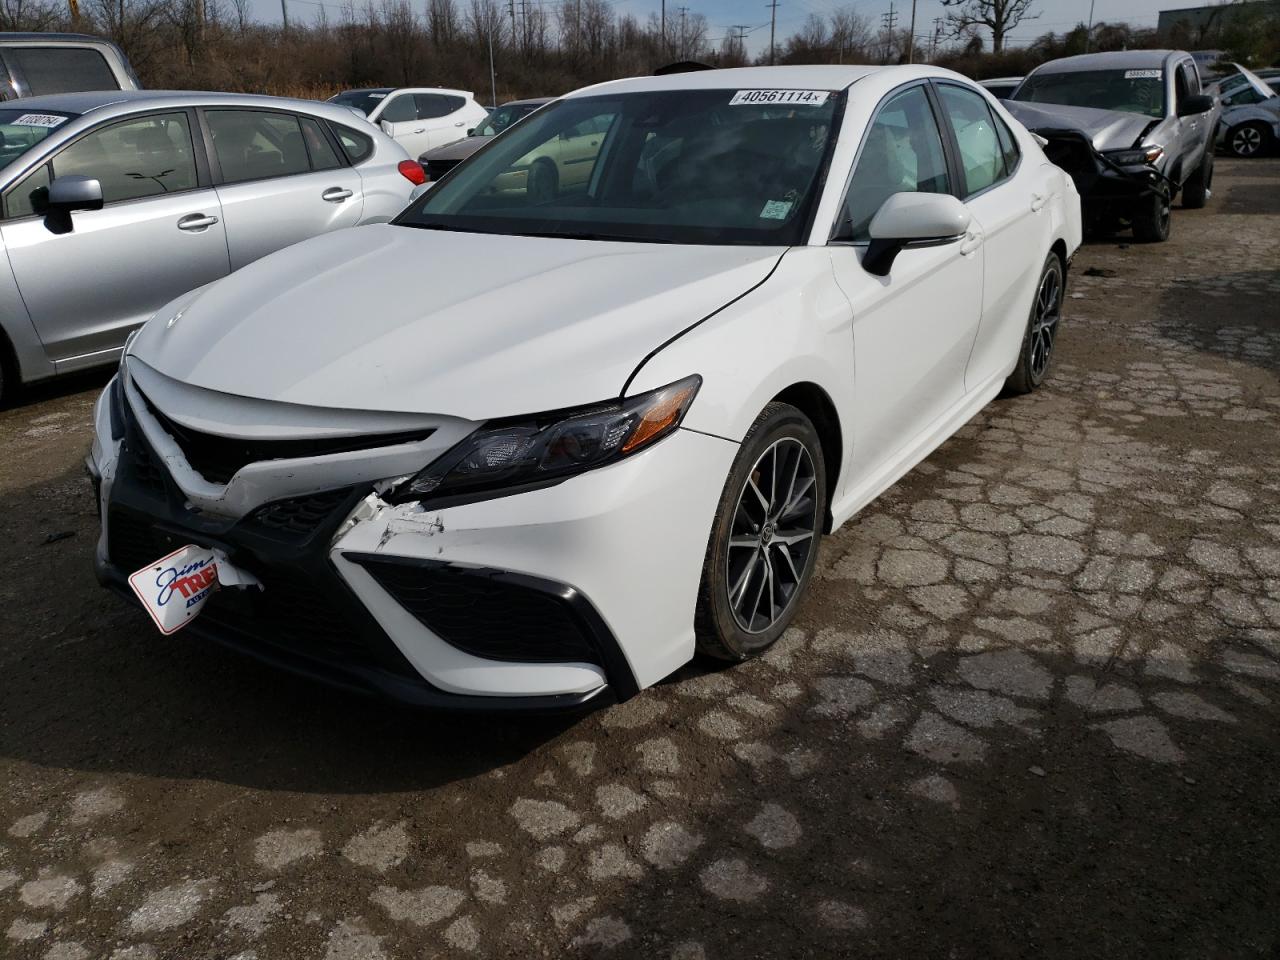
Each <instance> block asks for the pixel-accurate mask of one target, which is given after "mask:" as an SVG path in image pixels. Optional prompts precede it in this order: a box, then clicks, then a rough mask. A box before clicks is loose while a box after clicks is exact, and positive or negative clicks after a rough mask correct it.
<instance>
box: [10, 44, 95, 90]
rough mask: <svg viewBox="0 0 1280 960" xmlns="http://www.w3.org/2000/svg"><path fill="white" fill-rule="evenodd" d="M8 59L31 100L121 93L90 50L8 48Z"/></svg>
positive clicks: (75, 48)
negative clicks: (59, 95) (89, 92)
mask: <svg viewBox="0 0 1280 960" xmlns="http://www.w3.org/2000/svg"><path fill="white" fill-rule="evenodd" d="M5 57H6V58H8V59H9V61H10V62H12V63H13V65H14V66H16V67H17V68H18V70H20V71H21V72H22V75H23V76H24V77H25V78H26V81H27V88H28V89H27V96H29V97H39V96H43V95H44V94H48V93H75V92H77V91H80V90H119V89H120V81H119V80H117V79H116V75H115V74H114V73H112V72H111V67H109V66H108V65H107V61H106V59H105V58H104V57H103V56H102V54H100V53H99V52H98V51H97V50H92V49H89V48H87V47H9V48H7V49H6V50H5Z"/></svg>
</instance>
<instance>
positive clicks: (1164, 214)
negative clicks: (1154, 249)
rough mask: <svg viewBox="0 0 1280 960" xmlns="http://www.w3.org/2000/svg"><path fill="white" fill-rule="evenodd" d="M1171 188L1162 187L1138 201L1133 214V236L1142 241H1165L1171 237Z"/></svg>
mask: <svg viewBox="0 0 1280 960" xmlns="http://www.w3.org/2000/svg"><path fill="white" fill-rule="evenodd" d="M1169 206H1170V199H1169V190H1168V188H1166V187H1161V188H1160V189H1159V190H1156V191H1154V192H1152V193H1150V194H1148V195H1147V196H1145V197H1143V198H1142V199H1141V200H1139V201H1138V209H1137V210H1136V211H1135V212H1134V214H1133V221H1132V226H1133V237H1134V239H1135V240H1139V241H1141V242H1142V243H1163V242H1164V241H1165V240H1168V239H1169V217H1170V210H1169Z"/></svg>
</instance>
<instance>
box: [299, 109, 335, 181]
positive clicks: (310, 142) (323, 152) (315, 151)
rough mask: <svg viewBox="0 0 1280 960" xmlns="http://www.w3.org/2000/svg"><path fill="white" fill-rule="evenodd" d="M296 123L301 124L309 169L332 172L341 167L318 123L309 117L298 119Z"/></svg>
mask: <svg viewBox="0 0 1280 960" xmlns="http://www.w3.org/2000/svg"><path fill="white" fill-rule="evenodd" d="M298 122H299V123H300V124H302V139H303V140H305V141H306V144H307V153H308V154H310V156H311V169H312V170H332V169H333V168H334V167H340V166H342V161H341V160H339V159H338V154H337V152H336V151H335V150H334V149H333V144H332V143H330V142H329V138H328V137H326V136H325V135H324V130H323V129H322V128H321V126H320V122H319V121H318V120H312V119H311V118H310V117H299V118H298Z"/></svg>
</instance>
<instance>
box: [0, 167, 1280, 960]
mask: <svg viewBox="0 0 1280 960" xmlns="http://www.w3.org/2000/svg"><path fill="white" fill-rule="evenodd" d="M1217 181H1218V182H1217V184H1216V185H1215V186H1216V191H1215V196H1214V197H1213V199H1212V200H1211V201H1210V204H1209V207H1208V208H1207V209H1205V210H1202V211H1182V210H1178V211H1176V212H1175V215H1174V227H1173V237H1174V239H1173V240H1172V241H1171V242H1170V243H1167V244H1164V245H1156V246H1138V245H1132V246H1131V245H1128V243H1127V241H1120V242H1104V243H1096V244H1092V245H1089V246H1087V247H1085V248H1084V249H1083V250H1081V252H1080V253H1079V255H1078V256H1077V258H1076V261H1075V264H1074V267H1073V272H1072V278H1071V283H1070V286H1069V291H1070V297H1071V299H1069V301H1068V305H1067V311H1066V318H1065V322H1064V330H1063V335H1062V340H1061V343H1060V347H1059V353H1058V356H1057V358H1056V366H1055V369H1054V371H1053V373H1052V375H1051V380H1050V382H1049V383H1048V385H1047V387H1046V388H1045V389H1044V390H1042V391H1041V392H1040V393H1038V394H1037V395H1035V396H1034V397H1031V398H1026V399H1020V400H1014V401H1000V402H997V403H996V404H994V405H992V406H990V407H988V408H987V409H986V411H984V412H983V413H982V414H981V415H980V416H979V417H978V418H977V419H975V420H974V421H973V422H972V423H970V424H969V425H968V426H967V427H965V429H964V430H963V431H961V433H960V435H959V436H957V437H956V438H954V439H953V440H951V441H950V442H949V443H947V444H946V445H945V446H944V447H943V448H942V449H941V450H939V451H938V452H937V453H936V454H934V456H933V457H931V458H930V459H929V461H927V462H926V463H925V464H924V465H922V466H921V467H920V468H919V469H918V470H916V471H915V472H913V473H912V474H910V475H909V476H908V477H907V478H906V479H905V480H904V481H903V482H901V483H899V484H898V485H897V486H896V487H895V488H894V489H893V490H891V491H890V492H889V493H888V494H887V495H886V496H884V497H883V498H882V499H881V500H880V501H878V502H877V503H875V504H873V505H872V506H871V507H870V508H869V509H867V510H866V511H865V513H864V514H863V515H862V516H861V517H860V518H859V519H858V520H857V521H856V522H853V523H851V524H849V525H848V526H847V527H845V528H844V529H843V530H841V532H840V533H839V534H838V535H836V536H834V537H831V538H828V539H827V540H826V542H825V545H824V548H823V550H824V552H823V556H822V559H821V561H820V568H819V576H820V579H819V580H818V581H817V582H816V584H815V587H816V589H815V590H814V593H813V595H812V596H811V598H810V600H809V602H808V603H807V604H806V606H805V608H804V610H803V612H802V613H801V615H800V618H799V620H798V622H797V626H796V627H795V628H794V629H793V630H791V631H790V633H789V634H788V635H787V636H786V637H785V638H784V640H783V641H782V642H780V643H779V645H778V646H777V648H776V649H775V650H774V651H773V652H771V653H770V654H769V655H768V656H767V657H766V658H765V659H764V660H762V661H760V662H756V663H753V664H750V665H747V666H743V667H738V668H734V669H729V670H723V671H720V672H706V671H705V670H704V669H701V668H698V669H693V668H691V669H689V670H687V671H685V672H684V673H683V674H681V675H680V676H678V677H675V678H673V679H672V680H670V681H669V682H667V683H665V684H663V685H662V686H660V687H658V688H656V689H653V690H650V691H648V692H646V693H644V694H642V695H641V696H640V697H638V698H636V699H634V700H632V701H630V702H628V703H627V704H625V705H623V706H622V707H618V708H613V709H608V710H603V711H599V712H596V713H594V714H591V715H589V716H586V717H578V718H570V719H563V718H562V719H558V720H535V721H531V720H522V719H519V720H513V719H491V720H490V719H483V720H477V719H472V718H462V719H460V718H455V717H434V716H423V715H418V714H412V713H406V712H402V711H399V710H396V709H393V708H389V707H386V706H384V705H381V704H378V703H373V702H366V701H363V700H358V699H353V698H350V697H347V696H344V695H338V694H334V693H331V692H329V691H326V690H322V689H319V688H316V687H314V686H312V685H310V684H307V683H305V682H301V681H296V680H293V679H291V678H288V677H282V676H280V675H277V674H275V673H272V672H270V671H268V670H266V669H265V668H262V667H259V666H257V665H255V664H253V663H249V662H246V661H243V660H241V659H239V658H237V657H235V656H234V655H232V654H229V653H226V652H223V651H221V650H219V649H215V648H209V647H206V646H203V645H201V644H200V643H198V642H196V641H194V640H192V639H188V638H183V637H182V635H178V636H177V637H175V638H172V639H165V638H162V637H160V636H159V635H158V634H156V632H155V631H154V629H153V628H152V627H151V626H150V625H149V623H148V621H147V620H146V618H145V616H144V615H143V614H142V613H141V612H137V611H134V610H131V609H129V608H127V607H126V606H125V605H124V604H122V603H121V602H119V601H118V600H116V599H114V598H112V597H111V596H109V595H107V594H105V593H103V592H102V591H100V590H99V589H98V588H97V587H96V585H95V583H94V580H93V575H92V572H91V570H90V566H89V555H90V550H91V545H92V542H93V538H94V535H95V530H96V521H95V519H94V512H93V507H92V504H91V501H90V497H89V489H88V484H87V482H86V481H85V480H83V479H82V475H81V468H80V460H81V457H82V456H83V453H84V450H85V448H86V447H87V444H88V438H89V411H90V405H91V403H92V400H93V397H94V395H95V393H96V391H97V390H99V389H100V388H101V385H102V383H103V382H104V381H105V379H106V378H105V376H97V377H95V378H90V379H80V380H76V381H71V382H66V383H63V384H60V385H58V386H57V387H54V388H42V389H41V390H39V391H35V392H34V393H33V395H32V396H30V397H29V398H28V399H27V401H25V402H24V404H23V405H21V406H19V407H17V408H16V409H10V410H7V411H4V412H0V451H3V456H0V956H4V957H13V958H25V957H36V958H46V957H47V958H49V960H85V958H108V957H110V958H113V960H146V958H160V957H164V958H168V957H173V958H184V960H185V958H206V957H207V958H231V957H237V958H240V960H249V958H256V960H277V958H289V960H292V958H317V960H320V958H323V960H356V958H363V960H382V958H425V957H436V956H449V957H455V956H468V955H473V956H477V957H491V956H492V957H542V956H546V957H566V956H569V957H576V956H594V955H597V954H600V955H608V956H616V957H646V958H648V957H656V958H664V960H665V958H668V957H670V958H675V960H695V958H710V960H718V958H735V960H737V958H744V957H786V958H792V957H831V956H842V957H843V956H857V957H908V956H910V957H950V958H957V960H962V958H969V957H975V958H977V957H983V958H986V957H1026V956H1033V955H1034V956H1040V957H1138V956H1151V957H1161V958H1166V957H1197V958H1200V957H1213V958H1226V957H1246V956H1261V957H1272V958H1274V957H1277V956H1280V880H1277V873H1276V864H1277V863H1278V862H1280V827H1277V824H1276V818H1277V814H1278V813H1280V764H1278V763H1277V749H1278V748H1280V726H1278V724H1277V721H1278V720H1280V470H1278V469H1277V468H1278V467H1280V437H1278V435H1277V429H1276V428H1277V424H1278V423H1280V389H1278V387H1280V308H1278V307H1277V303H1280V252H1278V251H1280V159H1278V160H1262V161H1253V162H1239V161H1237V162H1232V161H1220V163H1219V165H1218V172H1217ZM47 539H49V540H52V542H46V540H47ZM215 602H216V601H215Z"/></svg>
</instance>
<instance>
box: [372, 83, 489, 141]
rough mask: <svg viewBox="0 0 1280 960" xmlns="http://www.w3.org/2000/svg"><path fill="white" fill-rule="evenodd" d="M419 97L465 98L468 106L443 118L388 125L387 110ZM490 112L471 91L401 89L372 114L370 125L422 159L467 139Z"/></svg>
mask: <svg viewBox="0 0 1280 960" xmlns="http://www.w3.org/2000/svg"><path fill="white" fill-rule="evenodd" d="M415 93H424V94H442V95H445V96H453V97H462V98H463V99H464V100H465V101H466V102H465V103H464V104H463V105H462V106H461V107H459V108H458V109H457V110H454V111H453V112H452V113H448V114H446V115H445V116H443V117H426V118H423V119H419V120H401V121H398V122H395V123H392V122H390V121H384V120H383V119H382V114H383V112H384V111H385V110H386V109H387V106H388V105H389V104H390V103H391V102H392V101H393V100H394V99H395V98H396V97H400V96H405V95H409V96H412V95H413V94H415ZM488 115H489V111H488V110H486V109H485V108H484V107H482V106H480V104H479V103H477V102H476V99H475V94H474V93H472V92H471V91H470V90H449V89H445V88H443V87H400V88H398V89H396V90H393V91H392V92H390V93H388V94H387V95H386V96H385V97H384V98H383V99H382V101H381V102H380V103H379V104H378V106H377V108H376V109H374V111H373V113H371V114H369V122H370V123H374V124H377V125H378V126H379V127H380V128H381V129H382V130H383V132H384V133H386V134H387V136H389V137H391V139H393V140H395V141H396V143H398V144H400V146H402V147H404V148H405V150H406V151H408V153H409V156H411V157H418V156H421V155H422V154H424V153H426V152H427V151H428V150H434V149H435V148H436V147H443V146H444V145H445V144H448V143H453V142H454V141H455V140H461V139H462V138H463V137H465V136H467V131H468V130H470V129H472V128H473V127H475V126H477V125H479V124H480V123H482V122H483V121H484V119H485V117H487V116H488Z"/></svg>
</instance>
